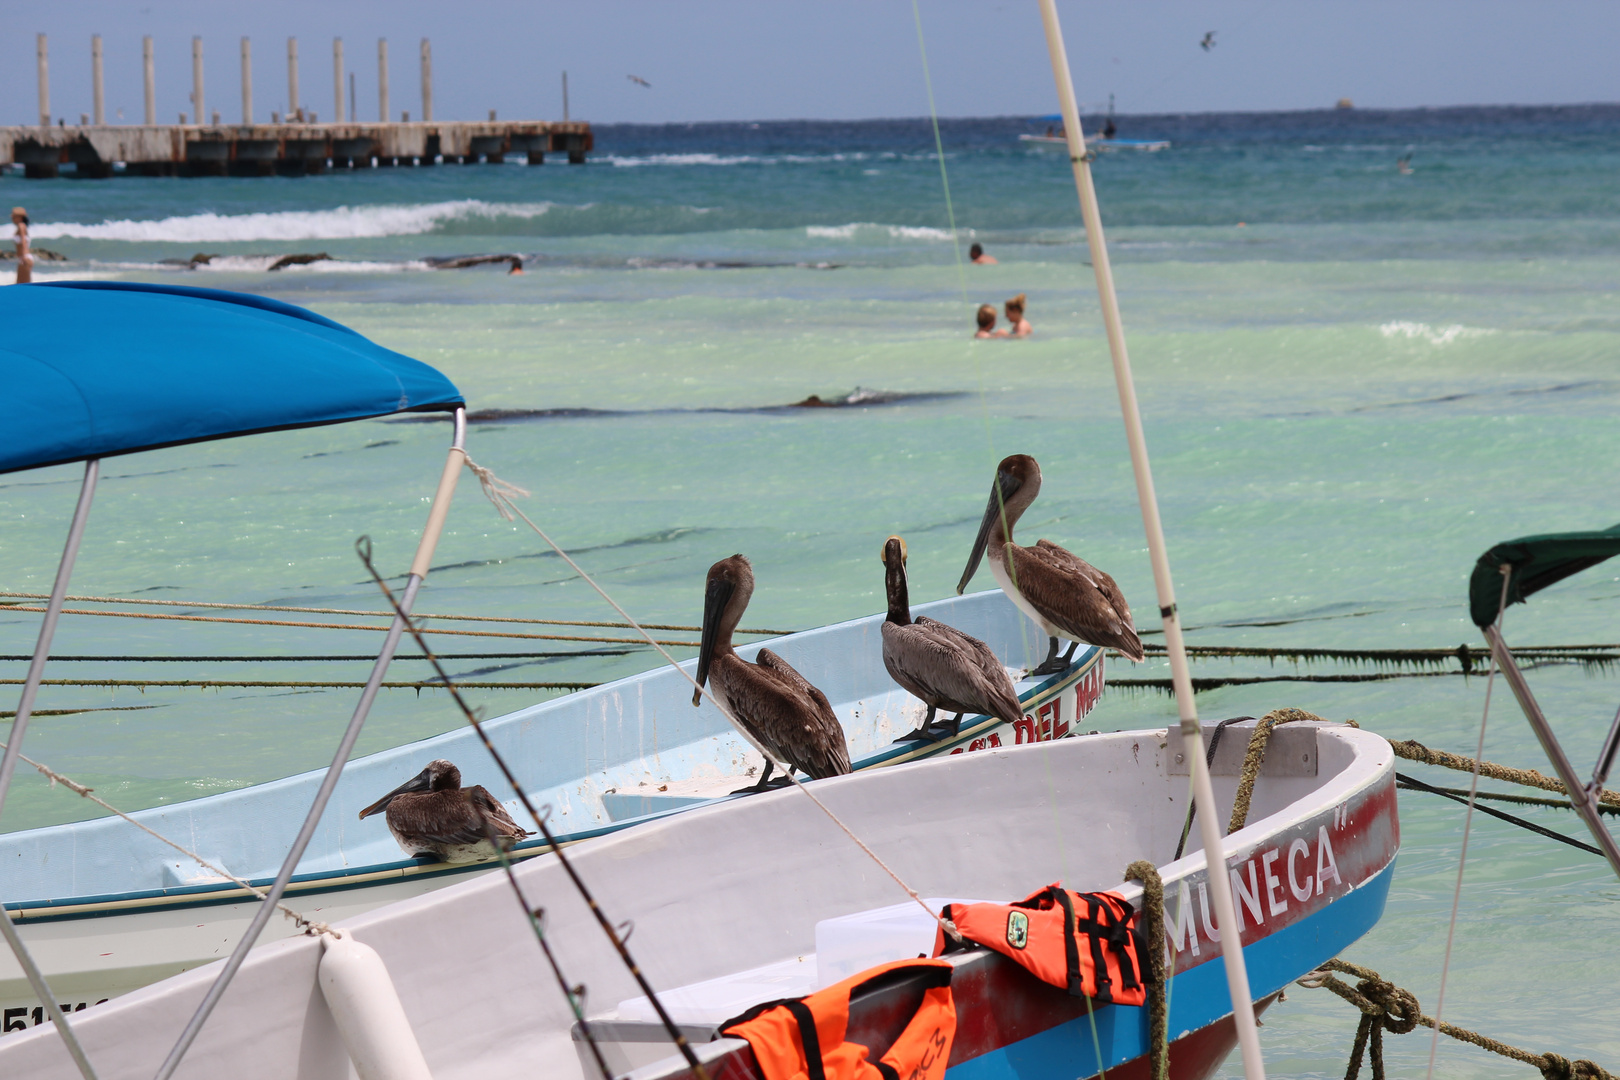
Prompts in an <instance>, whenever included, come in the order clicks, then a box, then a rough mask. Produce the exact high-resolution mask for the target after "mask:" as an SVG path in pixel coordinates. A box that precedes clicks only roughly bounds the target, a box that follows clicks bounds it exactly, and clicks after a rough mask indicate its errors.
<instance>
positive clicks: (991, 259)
mask: <svg viewBox="0 0 1620 1080" xmlns="http://www.w3.org/2000/svg"><path fill="white" fill-rule="evenodd" d="M957 250H958V251H960V250H962V249H961V248H957ZM968 259H969V260H971V261H972V263H973V265H975V266H994V265H996V257H995V256H994V255H986V254H985V253H984V245H983V244H974V245H973V246H972V247H970V248H968Z"/></svg>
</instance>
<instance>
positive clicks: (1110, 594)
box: [956, 454, 1142, 675]
mask: <svg viewBox="0 0 1620 1080" xmlns="http://www.w3.org/2000/svg"><path fill="white" fill-rule="evenodd" d="M1040 493H1041V467H1040V466H1039V465H1037V464H1036V463H1035V459H1034V458H1032V457H1030V456H1029V455H1028V454H1014V455H1012V456H1011V457H1009V458H1004V459H1002V462H1001V464H1000V465H998V466H996V482H995V484H994V485H993V486H992V487H991V489H990V505H989V506H987V507H985V511H984V521H983V522H981V523H980V525H979V535H978V537H977V538H975V539H974V541H973V551H972V553H971V554H970V555H969V556H968V562H967V569H966V570H964V571H962V580H961V581H960V582H958V583H957V586H956V592H957V595H961V593H962V590H963V589H965V588H967V584H968V582H969V581H971V580H972V579H973V573H974V571H976V570H978V568H979V560H980V559H982V558H984V556H985V552H986V549H987V548H988V551H989V555H990V573H991V574H992V575H993V576H994V577H995V579H996V584H997V585H1000V586H1001V591H1002V592H1004V593H1006V594H1007V595H1008V596H1009V597H1011V598H1012V602H1013V603H1015V604H1017V605H1018V608H1019V610H1020V611H1022V612H1023V613H1024V614H1025V615H1028V616H1029V617H1030V618H1031V619H1033V620H1035V623H1036V624H1037V625H1038V626H1040V628H1041V629H1042V630H1045V631H1046V636H1047V638H1048V639H1049V640H1050V641H1051V648H1050V649H1049V650H1048V652H1047V654H1046V659H1045V660H1043V661H1042V662H1041V666H1040V667H1038V668H1035V669H1034V670H1033V671H1031V672H1030V674H1031V675H1052V674H1055V673H1056V672H1059V671H1062V670H1064V669H1065V668H1067V667H1068V666H1069V661H1070V660H1071V659H1073V658H1074V650H1075V647H1076V646H1077V645H1078V644H1079V643H1080V642H1082V641H1084V642H1087V643H1088V644H1091V645H1103V646H1107V647H1108V648H1111V649H1117V650H1119V652H1120V653H1121V654H1123V655H1124V656H1126V657H1127V658H1129V659H1131V660H1136V661H1140V660H1141V659H1142V639H1141V638H1139V637H1137V636H1136V627H1135V626H1134V625H1133V624H1132V622H1131V609H1130V607H1129V606H1127V605H1126V603H1125V597H1124V596H1123V595H1121V594H1120V591H1119V586H1118V585H1115V584H1114V579H1113V578H1111V577H1109V576H1108V575H1107V574H1105V573H1103V572H1102V571H1101V570H1098V569H1097V568H1096V567H1095V566H1092V565H1091V564H1090V563H1088V562H1086V561H1085V560H1084V559H1082V558H1080V557H1079V556H1077V555H1074V554H1073V553H1071V552H1068V551H1065V550H1064V549H1063V548H1060V547H1058V546H1057V545H1056V544H1054V543H1052V542H1051V541H1050V540H1038V541H1036V542H1035V546H1034V547H1019V546H1018V545H1017V544H1015V543H1014V542H1013V538H1012V531H1013V526H1014V525H1016V524H1018V519H1019V517H1020V516H1022V515H1023V513H1024V511H1025V510H1027V509H1029V504H1030V503H1032V502H1034V501H1035V496H1037V495H1039V494H1040ZM1059 636H1062V637H1066V638H1068V639H1069V641H1070V645H1069V651H1068V652H1066V653H1064V654H1063V655H1062V656H1061V657H1059V656H1058V651H1057V649H1058V637H1059Z"/></svg>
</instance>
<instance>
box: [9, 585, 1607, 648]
mask: <svg viewBox="0 0 1620 1080" xmlns="http://www.w3.org/2000/svg"><path fill="white" fill-rule="evenodd" d="M0 597H10V598H14V599H22V600H48V599H50V594H49V593H29V592H0ZM63 599H64V600H71V601H73V602H74V603H77V604H147V605H150V606H153V607H185V608H217V609H221V610H225V611H289V612H302V613H303V614H306V615H365V616H370V617H372V618H376V619H389V618H392V617H393V616H391V615H389V614H388V612H386V611H367V610H365V609H364V608H327V607H293V606H290V605H283V604H221V603H216V602H213V601H204V600H149V599H135V598H133V597H128V596H65V597H63ZM0 607H5V608H10V609H11V610H12V611H29V610H32V609H30V608H25V607H23V606H21V605H20V604H5V605H0ZM416 618H421V619H442V620H446V621H451V622H493V623H524V624H532V625H537V626H604V627H608V628H611V629H617V630H628V629H630V624H629V623H622V622H593V621H590V620H585V619H520V618H514V617H511V616H505V615H428V614H423V615H418V616H416ZM641 625H642V626H643V627H645V628H646V629H648V630H685V631H688V632H690V633H693V634H699V633H702V632H703V627H701V626H682V625H678V624H675V623H642V624H641ZM443 632H444V631H438V633H443ZM736 632H737V633H739V634H763V635H766V636H781V635H784V634H795V633H798V631H796V630H744V629H742V628H741V627H739V628H738V629H737V631H736ZM1617 647H1620V646H1617Z"/></svg>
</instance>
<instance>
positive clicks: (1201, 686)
mask: <svg viewBox="0 0 1620 1080" xmlns="http://www.w3.org/2000/svg"><path fill="white" fill-rule="evenodd" d="M1514 655H1515V656H1517V655H1518V654H1517V653H1515V654H1514ZM1521 666H1522V667H1525V668H1529V667H1532V666H1535V665H1531V664H1524V665H1521ZM1466 674H1467V672H1464V671H1380V672H1376V673H1371V674H1357V675H1240V676H1234V677H1232V678H1225V679H1221V678H1194V679H1193V680H1192V686H1193V692H1194V693H1198V694H1202V693H1204V692H1205V691H1208V690H1219V689H1221V688H1223V687H1227V686H1258V685H1260V684H1261V683H1280V682H1287V683H1364V682H1389V681H1390V680H1392V679H1435V678H1450V677H1453V676H1457V675H1466ZM1108 688H1109V689H1114V688H1119V689H1122V690H1163V691H1166V692H1168V691H1170V690H1171V689H1172V688H1173V687H1172V685H1171V681H1170V680H1169V679H1109V680H1108Z"/></svg>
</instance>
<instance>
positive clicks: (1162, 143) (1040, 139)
mask: <svg viewBox="0 0 1620 1080" xmlns="http://www.w3.org/2000/svg"><path fill="white" fill-rule="evenodd" d="M1018 141H1019V142H1023V143H1033V144H1035V145H1036V146H1053V147H1057V146H1063V147H1066V146H1068V145H1069V140H1068V139H1066V138H1064V137H1063V136H1062V135H1028V134H1025V135H1020V136H1018ZM1169 148H1170V140H1169V139H1110V138H1105V137H1104V136H1102V135H1087V136H1086V149H1087V150H1096V151H1099V152H1106V151H1109V150H1148V151H1153V150H1168V149H1169Z"/></svg>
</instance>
